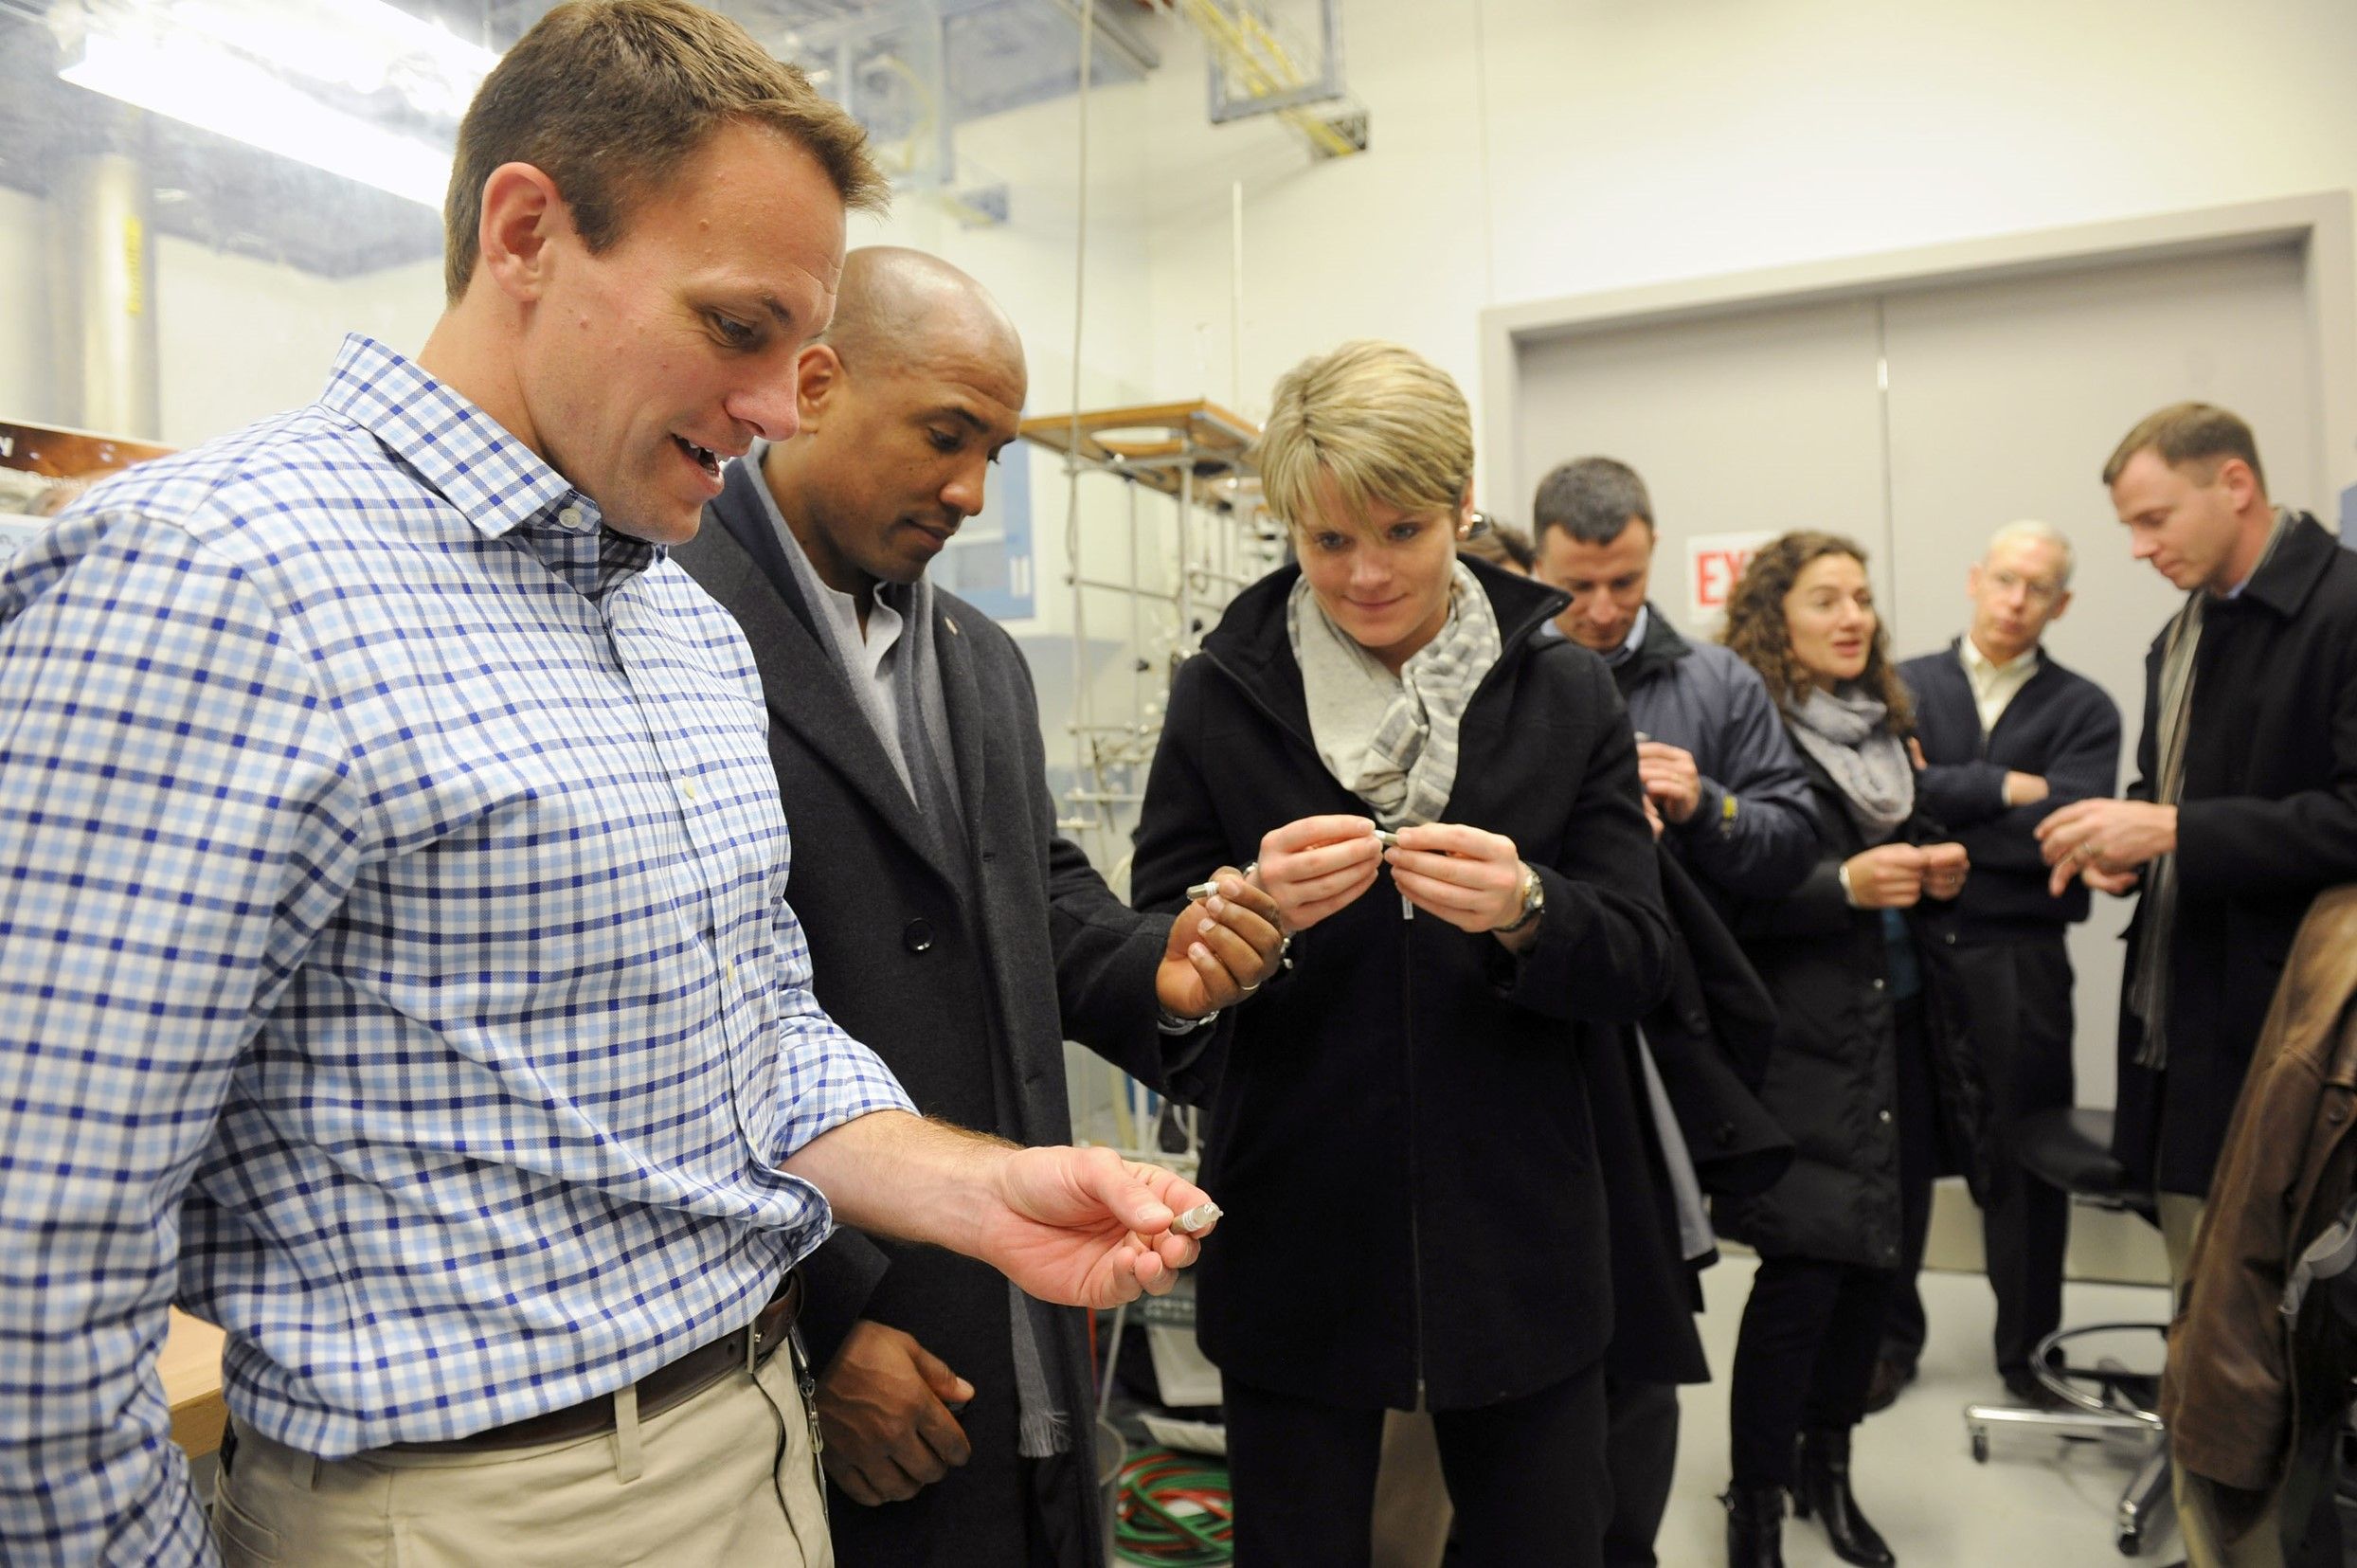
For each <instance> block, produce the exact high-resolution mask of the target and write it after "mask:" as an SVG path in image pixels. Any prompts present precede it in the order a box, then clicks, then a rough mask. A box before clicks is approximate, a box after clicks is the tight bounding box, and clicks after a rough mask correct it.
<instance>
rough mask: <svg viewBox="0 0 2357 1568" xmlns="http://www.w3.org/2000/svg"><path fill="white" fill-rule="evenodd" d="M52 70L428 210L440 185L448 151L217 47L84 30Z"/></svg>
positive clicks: (437, 199)
mask: <svg viewBox="0 0 2357 1568" xmlns="http://www.w3.org/2000/svg"><path fill="white" fill-rule="evenodd" d="M58 75H59V76H61V77H63V79H64V80H65V81H70V82H73V83H74V84H75V85H77V86H80V87H87V88H89V89H90V90H91V91H93V92H99V93H104V94H105V95H107V97H109V98H115V99H121V100H122V101H123V102H125V103H129V104H132V105H134V106H135V107H137V108H141V109H145V110H147V111H149V112H150V113H151V114H157V115H162V116H164V117H167V118H171V119H176V120H180V121H182V122H184V123H186V124H189V125H193V126H195V127H197V128H198V129H199V130H203V131H210V132H212V133H213V134H214V135H222V136H227V137H229V138H230V139H232V140H234V141H242V142H243V143H245V144H246V145H247V146H249V147H259V148H261V150H262V151H264V152H266V153H278V154H279V156H280V157H286V158H293V159H295V160H296V161H297V162H299V163H307V164H310V165H312V166H313V167H314V168H317V169H324V170H326V171H328V172H329V173H331V174H341V175H342V176H344V178H346V179H348V180H357V181H359V182H360V183H361V184H362V185H370V186H374V187H375V188H376V189H379V190H389V191H391V192H392V193H393V194H394V195H396V196H405V197H407V198H408V199H409V200H410V201H413V202H418V203H421V204H423V206H426V207H433V208H435V209H437V210H439V209H440V208H441V204H442V197H443V195H444V193H445V192H446V191H447V189H448V188H449V185H450V154H449V153H446V152H443V151H441V150H440V149H438V148H434V147H429V146H427V145H426V144H425V143H423V142H422V141H418V140H416V139H415V138H413V137H410V136H405V135H397V134H395V133H394V132H391V131H387V130H386V129H385V128H384V127H383V126H381V125H374V124H371V123H370V122H369V121H368V120H365V119H362V118H360V117H357V116H355V115H349V114H345V113H344V112H342V111H341V110H338V109H333V108H330V107H329V106H328V105H327V104H325V103H322V102H320V101H319V100H318V99H315V98H313V97H312V96H311V95H310V94H308V93H306V92H304V91H302V90H301V89H300V88H298V87H294V86H291V85H289V84H288V83H287V82H286V81H282V80H281V79H280V78H279V77H277V76H275V75H273V74H272V73H270V72H269V71H266V70H263V69H262V68H261V66H259V65H254V64H250V63H246V62H245V61H243V60H241V59H239V58H238V57H236V56H235V55H232V54H230V53H228V52H226V51H225V50H221V49H214V48H208V47H207V46H205V45H200V44H192V43H183V42H175V43H173V44H172V45H170V46H169V48H167V47H164V46H161V45H149V44H144V43H129V42H126V41H124V40H122V39H118V38H111V37H108V36H106V35H105V34H103V33H99V32H93V33H91V34H90V35H89V37H88V38H87V39H85V40H84V41H83V47H82V57H81V62H80V63H77V64H74V65H69V66H67V67H66V68H65V69H64V70H62V71H60V72H59V73H58Z"/></svg>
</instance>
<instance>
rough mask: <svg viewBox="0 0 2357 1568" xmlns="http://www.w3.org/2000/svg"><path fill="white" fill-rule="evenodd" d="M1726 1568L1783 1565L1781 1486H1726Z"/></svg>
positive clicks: (1782, 1495)
mask: <svg viewBox="0 0 2357 1568" xmlns="http://www.w3.org/2000/svg"><path fill="white" fill-rule="evenodd" d="M1718 1501H1720V1502H1721V1503H1724V1504H1725V1505H1727V1568H1784V1488H1783V1487H1728V1488H1727V1490H1726V1493H1725V1494H1724V1495H1723V1496H1721V1497H1720V1498H1719V1500H1718Z"/></svg>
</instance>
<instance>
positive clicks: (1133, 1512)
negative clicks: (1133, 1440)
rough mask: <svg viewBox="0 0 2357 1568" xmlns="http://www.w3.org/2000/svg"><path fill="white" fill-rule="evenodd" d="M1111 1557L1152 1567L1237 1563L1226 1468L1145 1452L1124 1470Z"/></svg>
mask: <svg viewBox="0 0 2357 1568" xmlns="http://www.w3.org/2000/svg"><path fill="white" fill-rule="evenodd" d="M1119 1498H1120V1503H1119V1508H1120V1513H1119V1517H1118V1518H1117V1519H1116V1520H1115V1522H1114V1526H1113V1555H1114V1556H1115V1557H1117V1558H1119V1559H1121V1560H1122V1561H1124V1562H1135V1563H1144V1564H1147V1565H1148V1568H1158V1565H1159V1568H1220V1565H1221V1564H1224V1563H1228V1562H1232V1561H1233V1560H1235V1550H1234V1548H1233V1546H1232V1545H1231V1544H1230V1542H1231V1541H1232V1539H1233V1537H1234V1535H1235V1504H1234V1502H1233V1501H1232V1499H1231V1498H1230V1497H1229V1495H1228V1467H1227V1466H1225V1465H1222V1464H1220V1463H1218V1462H1217V1461H1215V1460H1210V1459H1197V1458H1194V1457H1191V1456H1182V1455H1179V1454H1176V1453H1173V1452H1172V1451H1170V1450H1168V1449H1147V1450H1144V1451H1142V1452H1141V1453H1140V1454H1139V1455H1138V1456H1137V1457H1136V1458H1134V1459H1132V1460H1130V1461H1129V1462H1128V1463H1127V1464H1125V1465H1124V1466H1123V1467H1122V1469H1121V1486H1120V1488H1119Z"/></svg>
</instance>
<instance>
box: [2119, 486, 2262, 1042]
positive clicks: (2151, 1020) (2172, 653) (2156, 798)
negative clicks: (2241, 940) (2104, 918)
mask: <svg viewBox="0 0 2357 1568" xmlns="http://www.w3.org/2000/svg"><path fill="white" fill-rule="evenodd" d="M2291 521H2292V514H2291V513H2290V512H2288V511H2286V510H2284V509H2283V508H2282V507H2277V508H2276V526H2275V528H2274V530H2273V531H2272V532H2269V533H2268V535H2267V548H2266V549H2265V550H2261V551H2260V552H2259V556H2258V566H2254V567H2253V568H2251V576H2253V577H2256V576H2258V572H2259V568H2260V567H2264V566H2265V565H2266V564H2267V561H2268V558H2269V557H2270V556H2272V555H2274V554H2275V552H2276V545H2278V544H2280V543H2282V541H2283V535H2284V534H2285V532H2288V530H2289V528H2290V525H2291ZM2246 581H2247V579H2246ZM2211 598H2212V595H2211V594H2210V592H2209V590H2208V589H2206V588H2197V589H2195V590H2194V591H2193V592H2191V593H2189V594H2187V595H2186V607H2185V608H2184V609H2182V610H2179V611H2178V612H2177V618H2176V619H2175V620H2174V621H2172V622H2169V625H2168V642H2167V643H2165V644H2164V645H2163V646H2162V649H2161V690H2160V694H2159V697H2158V700H2157V701H2155V703H2154V704H2153V709H2154V715H2153V716H2154V717H2155V718H2156V719H2157V720H2158V722H2159V724H2160V735H2159V737H2158V741H2157V746H2156V749H2157V750H2158V752H2159V754H2160V755H2159V758H2158V761H2159V771H2158V774H2157V776H2156V777H2155V778H2154V779H2153V781H2152V802H2153V803H2154V804H2155V805H2175V804H2176V803H2177V802H2178V800H2179V798H2180V797H2182V796H2183V795H2184V794H2185V790H2186V738H2187V735H2188V733H2189V732H2190V731H2191V730H2192V728H2193V724H2192V719H2193V656H2194V653H2195V652H2196V650H2198V649H2199V648H2200V647H2201V645H2202V618H2203V615H2204V611H2205V608H2206V606H2207V605H2208V604H2209V602H2210V599H2211ZM2136 922H2137V932H2136V967H2135V971H2134V972H2133V973H2132V974H2131V975H2130V976H2129V977H2128V1010H2129V1011H2130V1012H2132V1013H2133V1014H2135V1015H2136V1019H2137V1021H2138V1022H2139V1023H2141V1024H2142V1025H2143V1030H2142V1032H2141V1034H2140V1036H2139V1037H2138V1040H2137V1044H2136V1065H2137V1066H2138V1067H2142V1068H2148V1069H2150V1070H2151V1071H2152V1072H2159V1071H2161V1069H2163V1068H2165V1067H2167V1066H2168V950H2169V947H2170V946H2171V945H2172V944H2173V943H2174V941H2175V938H2176V934H2177V856H2174V855H2163V856H2156V857H2155V858H2154V859H2153V861H2152V863H2151V864H2150V866H2148V867H2146V868H2145V874H2144V902H2143V903H2142V905H2141V906H2140V907H2139V908H2138V909H2137V910H2136Z"/></svg>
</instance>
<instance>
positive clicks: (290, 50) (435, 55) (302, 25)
mask: <svg viewBox="0 0 2357 1568" xmlns="http://www.w3.org/2000/svg"><path fill="white" fill-rule="evenodd" d="M158 13H160V15H158ZM118 14H120V15H122V16H123V17H124V18H125V19H126V20H129V19H133V18H136V19H140V20H144V19H145V18H146V17H148V16H151V15H158V20H159V21H160V23H161V27H160V28H159V29H158V30H159V31H163V32H167V33H169V34H172V35H181V34H189V33H194V34H197V35H198V36H200V37H204V38H207V39H210V40H212V41H213V42H215V43H218V44H221V45H225V46H226V47H228V48H230V49H233V50H235V51H236V52H238V53H240V54H243V55H245V56H247V57H249V58H251V59H253V60H256V61H259V62H261V63H263V64H265V65H269V66H274V67H276V68H278V69H280V70H287V71H294V72H297V73H298V74H300V75H302V76H306V77H309V78H310V79H311V80H313V81H320V82H326V83H328V84H330V85H333V86H339V87H345V88H349V89H351V91H353V92H356V93H376V92H382V91H384V90H386V89H387V88H389V89H391V90H392V91H394V92H397V93H399V94H400V95H401V96H402V97H403V98H405V99H408V101H409V102H410V104H411V105H412V106H413V107H415V108H417V109H419V110H421V111H423V113H425V114H427V115H431V116H435V117H440V118H442V119H448V120H456V119H457V118H458V117H459V116H460V115H462V114H464V113H465V112H466V106H467V103H468V101H469V100H470V99H473V98H474V96H475V89H476V88H477V87H479V86H480V85H482V81H483V78H484V77H486V76H488V75H490V74H491V68H492V67H493V66H494V65H495V64H497V63H499V57H498V56H497V55H495V54H494V53H492V51H491V50H489V49H486V48H484V47H482V46H481V45H477V44H469V43H466V42H465V41H464V40H462V39H459V38H457V37H455V36H453V35H452V34H451V33H450V32H449V31H448V30H447V29H446V28H444V27H441V25H440V24H438V23H433V22H428V21H425V20H424V19H423V18H422V17H417V16H412V15H411V14H409V13H408V12H407V11H405V10H401V9H397V8H396V7H393V6H388V5H387V4H385V3H384V0H171V3H169V4H166V5H162V6H160V7H157V8H156V9H155V10H154V11H150V10H147V9H144V8H142V9H138V10H130V11H125V12H121V13H118ZM105 30H107V31H109V32H113V33H115V34H116V35H117V36H118V37H119V36H122V35H123V34H124V33H125V32H127V31H128V30H129V29H128V28H126V27H107V28H105Z"/></svg>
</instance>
